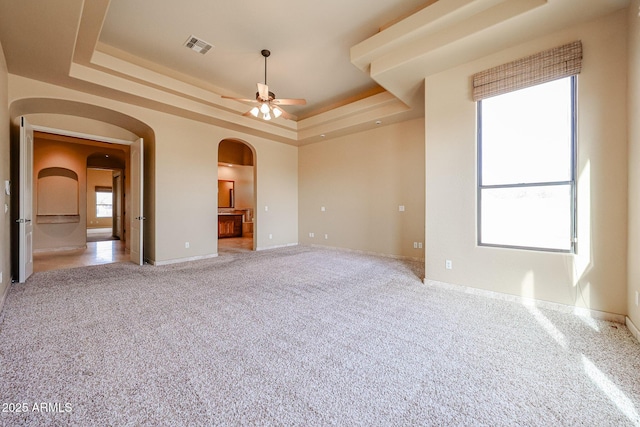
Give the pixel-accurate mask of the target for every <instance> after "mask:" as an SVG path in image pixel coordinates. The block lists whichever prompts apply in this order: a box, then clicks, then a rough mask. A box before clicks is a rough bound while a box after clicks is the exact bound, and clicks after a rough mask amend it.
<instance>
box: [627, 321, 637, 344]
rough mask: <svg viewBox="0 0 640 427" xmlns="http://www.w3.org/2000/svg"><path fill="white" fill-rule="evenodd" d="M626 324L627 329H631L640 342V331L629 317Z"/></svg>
mask: <svg viewBox="0 0 640 427" xmlns="http://www.w3.org/2000/svg"><path fill="white" fill-rule="evenodd" d="M625 324H626V325H627V328H629V331H630V332H631V335H633V336H634V337H635V339H636V340H638V341H640V331H639V330H638V328H637V327H636V325H634V324H633V322H632V321H631V319H629V317H627V318H626V322H625Z"/></svg>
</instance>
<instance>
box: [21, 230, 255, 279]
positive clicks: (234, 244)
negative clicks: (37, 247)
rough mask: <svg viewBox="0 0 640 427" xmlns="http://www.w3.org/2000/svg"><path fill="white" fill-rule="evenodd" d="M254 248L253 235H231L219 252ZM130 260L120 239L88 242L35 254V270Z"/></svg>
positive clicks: (220, 241) (221, 242) (219, 243)
mask: <svg viewBox="0 0 640 427" xmlns="http://www.w3.org/2000/svg"><path fill="white" fill-rule="evenodd" d="M252 250H253V238H252V237H231V238H226V239H220V240H218V252H219V253H220V254H221V255H222V254H224V253H225V252H227V253H238V252H247V251H252ZM128 261H129V251H128V250H126V249H125V244H124V242H122V241H120V240H109V241H102V242H87V248H86V249H75V250H70V251H52V252H41V253H35V254H33V271H35V272H38V271H47V270H62V269H65V268H74V267H83V266H87V265H97V264H110V263H114V262H128Z"/></svg>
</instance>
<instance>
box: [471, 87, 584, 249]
mask: <svg viewBox="0 0 640 427" xmlns="http://www.w3.org/2000/svg"><path fill="white" fill-rule="evenodd" d="M562 78H568V79H570V88H571V91H570V97H571V141H570V144H571V155H570V162H571V165H570V180H569V181H543V182H532V183H510V184H490V185H483V184H482V170H483V168H482V99H479V100H478V101H477V102H476V110H477V126H476V128H477V129H476V131H477V135H476V138H477V145H476V147H477V154H476V161H477V194H476V198H477V199H476V209H477V212H476V219H477V223H476V227H477V230H476V231H477V232H476V235H477V245H478V246H482V247H493V248H506V249H519V250H531V251H541V252H555V253H570V254H574V253H576V250H577V242H578V239H577V211H578V209H577V207H578V200H577V183H576V176H577V154H578V153H577V152H578V137H577V133H578V132H577V116H578V112H577V108H578V104H577V85H578V78H577V75H572V76H568V77H562ZM545 83H548V82H545ZM545 83H541V84H545ZM532 86H536V85H532ZM498 96H500V95H498ZM566 185H568V186H569V187H570V199H571V200H570V210H571V212H570V230H569V232H570V246H569V249H561V248H546V247H536V246H525V245H509V244H498V243H483V242H482V190H486V189H500V188H533V187H551V186H566Z"/></svg>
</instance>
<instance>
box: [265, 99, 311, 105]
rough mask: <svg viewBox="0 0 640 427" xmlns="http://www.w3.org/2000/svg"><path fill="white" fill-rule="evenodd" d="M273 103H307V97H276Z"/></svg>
mask: <svg viewBox="0 0 640 427" xmlns="http://www.w3.org/2000/svg"><path fill="white" fill-rule="evenodd" d="M272 103H274V104H277V105H305V104H306V103H307V100H306V99H287V98H283V99H274V100H273V101H272Z"/></svg>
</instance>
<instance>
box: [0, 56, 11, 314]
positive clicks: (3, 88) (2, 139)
mask: <svg viewBox="0 0 640 427" xmlns="http://www.w3.org/2000/svg"><path fill="white" fill-rule="evenodd" d="M7 81H8V73H7V63H6V61H5V58H4V51H3V50H2V45H1V44H0V185H1V187H0V192H1V194H2V197H1V198H0V200H2V203H0V218H2V221H0V272H2V280H1V281H0V310H1V309H2V305H3V303H4V298H5V294H6V292H7V291H8V290H9V285H10V284H11V277H10V276H11V274H10V271H11V250H10V247H11V243H10V234H11V233H10V227H11V221H10V215H9V212H10V211H9V212H7V213H5V209H4V206H5V203H6V204H9V202H10V198H9V196H7V195H6V194H5V192H4V182H5V180H9V179H10V164H9V159H10V154H9V153H10V137H9V109H8V107H9V102H8V96H7V93H8V87H7V85H8V83H7Z"/></svg>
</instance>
